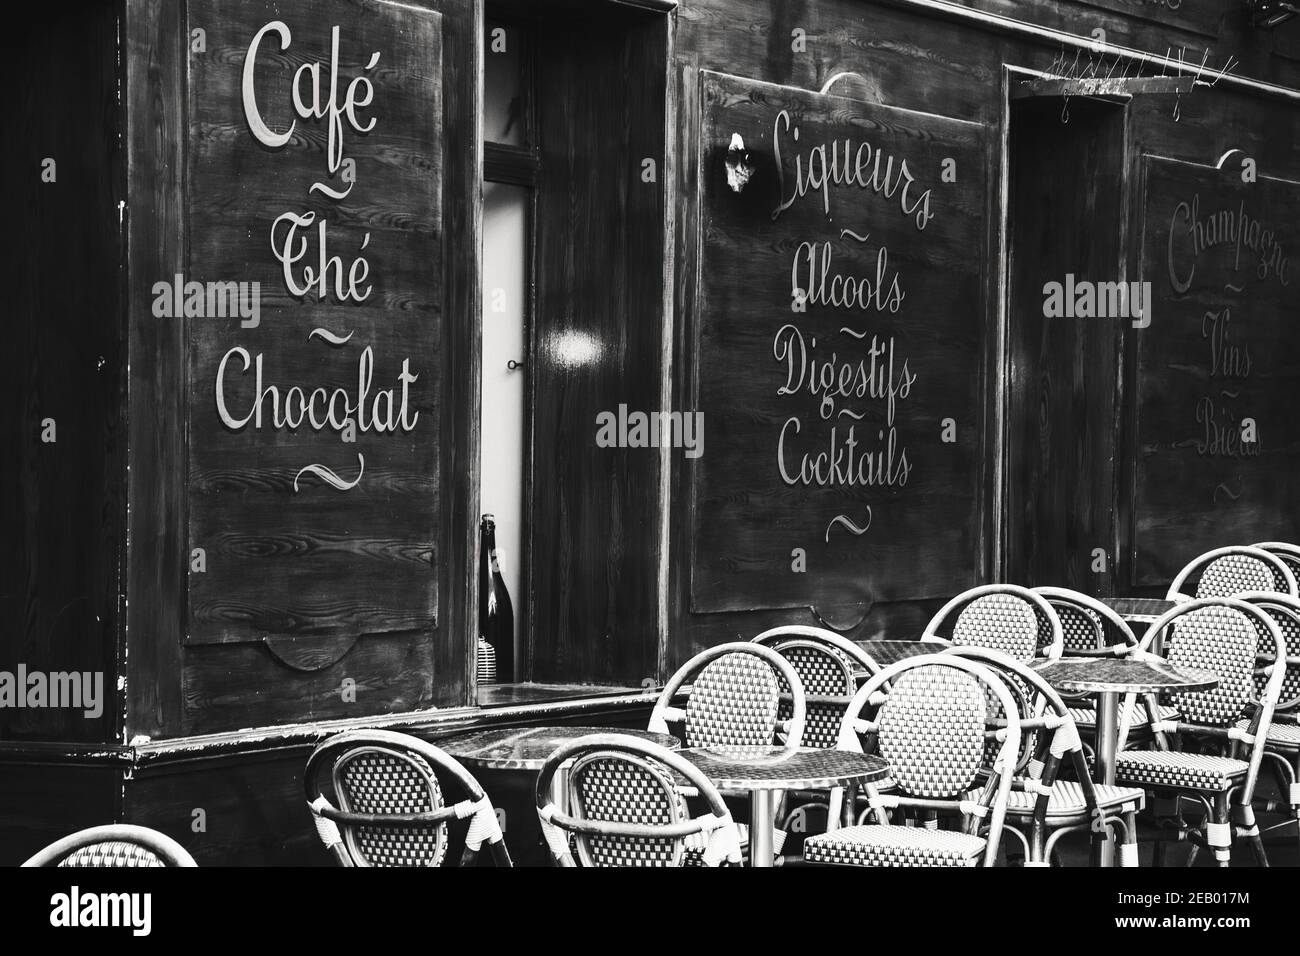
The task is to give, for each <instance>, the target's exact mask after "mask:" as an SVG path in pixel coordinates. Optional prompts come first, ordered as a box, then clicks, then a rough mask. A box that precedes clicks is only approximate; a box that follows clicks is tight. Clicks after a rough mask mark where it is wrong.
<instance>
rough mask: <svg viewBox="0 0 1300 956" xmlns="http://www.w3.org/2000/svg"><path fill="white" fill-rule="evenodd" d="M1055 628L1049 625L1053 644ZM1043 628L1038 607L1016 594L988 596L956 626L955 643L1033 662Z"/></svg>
mask: <svg viewBox="0 0 1300 956" xmlns="http://www.w3.org/2000/svg"><path fill="white" fill-rule="evenodd" d="M1050 633H1051V626H1050V624H1049V625H1048V634H1049V638H1048V640H1049V642H1050V640H1051V638H1050ZM1038 634H1039V625H1038V617H1037V615H1036V614H1035V613H1034V606H1033V605H1032V604H1030V603H1029V602H1028V601H1026V600H1025V599H1024V598H1022V597H1018V596H1017V595H1014V594H985V595H983V596H981V597H977V598H976V599H975V600H973V601H971V602H970V603H969V604H967V605H966V606H965V607H964V608H962V610H961V613H960V614H958V615H957V621H956V623H955V624H953V627H952V642H953V643H954V644H966V645H968V646H970V647H988V648H992V649H993V650H995V651H1002V653H1004V654H1007V655H1009V656H1011V657H1014V658H1016V659H1018V660H1022V661H1028V660H1032V659H1033V656H1034V651H1035V650H1037V648H1038Z"/></svg>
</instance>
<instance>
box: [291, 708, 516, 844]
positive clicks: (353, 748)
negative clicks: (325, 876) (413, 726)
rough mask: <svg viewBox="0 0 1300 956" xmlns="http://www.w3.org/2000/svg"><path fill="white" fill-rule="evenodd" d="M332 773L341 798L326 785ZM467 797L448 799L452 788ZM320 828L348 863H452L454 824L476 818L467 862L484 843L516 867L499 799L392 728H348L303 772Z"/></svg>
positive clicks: (443, 756)
mask: <svg viewBox="0 0 1300 956" xmlns="http://www.w3.org/2000/svg"><path fill="white" fill-rule="evenodd" d="M327 771H328V773H329V778H330V788H331V790H332V791H333V794H334V799H335V801H336V803H337V806H336V805H335V802H331V800H330V798H329V797H328V796H326V794H325V790H324V788H323V787H322V781H323V778H324V776H325V774H326V772H327ZM449 784H450V785H454V787H455V788H456V790H457V791H459V793H460V794H461V795H462V799H461V800H460V801H459V802H457V803H453V804H448V803H446V802H445V800H444V793H443V788H444V786H445V785H449ZM303 786H304V788H305V790H306V794H307V807H308V809H310V810H311V814H312V819H313V820H314V821H315V824H316V832H317V834H319V836H320V839H321V842H322V843H323V844H325V848H326V849H327V850H329V851H330V853H331V854H333V856H334V859H335V861H336V862H337V863H338V864H339V865H340V866H444V865H446V863H447V860H446V858H447V848H448V843H449V840H448V824H449V822H450V821H452V820H468V821H469V823H468V828H467V830H466V832H465V849H464V852H463V854H462V855H461V859H460V865H461V866H469V865H472V864H473V863H474V862H475V860H476V859H477V857H478V854H479V851H480V850H481V848H482V847H483V844H484V843H486V844H487V848H488V853H489V854H490V855H491V858H492V862H493V863H494V864H495V865H497V866H510V865H511V863H510V853H509V851H508V850H507V849H506V845H505V842H504V840H503V838H502V835H501V827H500V825H499V824H498V823H497V818H496V811H495V810H494V809H493V807H492V802H491V801H490V800H489V799H488V797H487V794H486V793H484V792H483V788H482V787H481V786H480V785H479V782H478V781H477V780H475V779H474V776H473V775H472V774H471V773H470V772H469V771H468V770H466V769H465V768H464V767H462V766H461V765H460V763H459V762H457V761H456V759H455V758H454V757H452V756H450V755H449V754H447V753H445V752H443V751H442V750H440V749H439V748H437V747H435V746H434V745H433V744H430V743H427V742H425V741H423V740H420V739H419V738H417V737H412V736H410V735H408V734H399V733H396V732H394V731H391V730H348V731H345V732H343V733H341V734H337V735H336V736H334V737H330V738H329V739H328V740H326V741H324V742H323V743H321V744H320V745H319V746H318V747H317V748H316V749H315V750H314V751H312V754H311V756H310V757H309V758H308V760H307V769H306V770H305V771H304V773H303Z"/></svg>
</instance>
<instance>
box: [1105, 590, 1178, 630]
mask: <svg viewBox="0 0 1300 956" xmlns="http://www.w3.org/2000/svg"><path fill="white" fill-rule="evenodd" d="M1098 600H1099V601H1101V603H1102V604H1104V605H1106V606H1107V607H1108V608H1110V609H1111V610H1112V611H1114V612H1115V613H1116V614H1118V615H1119V616H1120V617H1122V618H1123V619H1124V620H1126V621H1128V622H1129V623H1130V624H1153V623H1155V622H1156V621H1158V620H1159V619H1160V615H1162V614H1164V613H1165V612H1166V611H1170V610H1173V609H1174V608H1176V607H1177V606H1178V605H1177V604H1176V603H1175V602H1173V601H1166V600H1164V599H1163V598H1133V597H1104V598H1098Z"/></svg>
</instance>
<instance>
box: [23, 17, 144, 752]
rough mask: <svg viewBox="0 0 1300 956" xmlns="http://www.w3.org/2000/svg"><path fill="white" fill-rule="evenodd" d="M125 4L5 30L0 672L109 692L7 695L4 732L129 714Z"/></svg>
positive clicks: (80, 731)
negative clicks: (122, 669)
mask: <svg viewBox="0 0 1300 956" xmlns="http://www.w3.org/2000/svg"><path fill="white" fill-rule="evenodd" d="M116 17H117V10H116V6H115V5H114V4H111V3H87V2H73V3H68V4H59V5H57V7H50V8H44V9H35V10H31V11H27V12H26V14H25V15H24V17H22V18H21V19H20V20H15V21H14V22H13V24H11V26H10V28H9V29H7V30H6V31H5V37H4V40H3V51H4V56H5V60H6V62H7V63H9V64H10V68H11V69H12V70H13V71H14V75H15V76H16V77H20V78H21V79H20V80H19V81H18V82H17V85H16V86H15V88H14V90H13V93H12V97H11V103H10V108H9V109H7V110H6V111H5V115H4V120H3V127H2V128H3V131H4V132H3V140H4V143H5V148H4V151H3V152H4V157H3V179H4V182H5V196H6V203H5V206H6V210H7V214H8V223H7V225H6V228H5V230H4V238H3V254H2V255H0V259H2V260H3V265H0V269H3V275H2V277H0V282H2V284H3V287H4V289H5V298H6V303H5V304H6V308H5V345H4V348H3V349H0V402H2V403H3V405H4V412H3V413H2V414H0V445H3V451H2V452H0V672H4V673H6V674H7V675H11V679H12V675H14V674H15V672H16V669H17V668H18V667H19V666H22V667H25V668H26V670H27V672H29V673H31V672H42V673H47V674H48V673H51V672H78V673H84V674H91V675H94V674H98V679H99V681H100V684H101V686H102V687H103V689H104V690H103V695H102V696H101V698H100V700H99V705H100V706H101V708H102V709H101V712H100V714H99V716H97V717H92V718H88V717H86V716H85V713H84V711H83V709H81V708H72V707H63V706H59V707H48V706H47V707H42V708H39V709H31V708H25V707H24V708H21V709H19V708H15V707H13V702H12V701H7V702H6V704H5V705H4V706H0V739H10V740H70V741H99V742H104V741H107V740H111V739H113V737H114V736H115V735H116V733H117V728H118V725H119V719H118V714H119V708H117V707H115V706H114V705H113V701H112V694H113V688H114V685H115V683H116V643H117V639H118V635H119V631H120V628H121V623H122V622H121V618H120V616H119V598H118V593H119V564H120V558H121V550H122V537H123V528H124V522H125V457H124V456H125V439H124V434H123V415H122V413H123V397H124V394H125V372H126V361H125V360H126V349H125V342H124V338H125V323H124V318H123V309H122V289H121V281H120V280H121V274H120V265H121V261H122V258H123V249H122V244H121V236H120V232H119V230H120V211H119V208H118V204H119V203H120V202H121V200H122V199H123V197H124V174H123V157H122V150H121V143H120V139H119V132H120V122H121V113H120V109H119V106H118V103H117V88H118V72H117V55H116V50H115V43H116V35H117V26H116ZM47 159H48V160H50V161H53V163H54V164H55V165H54V166H53V167H52V168H48V169H47V167H46V166H45V165H44V164H45V162H46V160H47ZM47 173H50V174H52V175H53V177H54V178H53V181H45V176H46V174H47ZM47 422H49V423H50V424H49V425H48V428H49V429H50V431H49V433H48V434H47V424H46V423H47ZM47 438H48V439H51V440H48V441H47V440H46V439H47ZM92 680H93V677H92ZM19 692H20V693H22V694H26V692H27V688H26V687H22V688H20V689H19Z"/></svg>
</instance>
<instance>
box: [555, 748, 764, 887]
mask: <svg viewBox="0 0 1300 956" xmlns="http://www.w3.org/2000/svg"><path fill="white" fill-rule="evenodd" d="M566 765H567V766H566ZM562 767H564V768H566V773H567V776H566V778H565V784H564V787H565V794H564V795H563V797H562V799H563V802H564V807H563V808H562V807H560V806H557V805H556V803H555V801H554V791H555V777H556V774H557V773H559V772H560V770H561V768H562ZM682 778H684V780H685V783H686V786H687V787H688V788H689V789H690V790H691V791H693V792H694V793H695V794H696V795H697V797H698V798H699V799H700V800H701V801H702V802H703V804H704V807H705V811H706V812H703V813H700V814H698V815H694V816H692V814H691V812H690V810H689V809H688V808H687V804H686V800H685V799H684V798H683V797H682V787H681V785H680V782H679V781H680V780H681V779H682ZM534 793H535V799H536V803H537V817H538V819H539V820H540V821H541V825H542V834H543V835H544V836H545V838H546V845H547V846H548V847H549V848H550V850H551V854H552V855H553V856H554V858H555V861H556V862H557V863H558V864H559V865H560V866H578V865H582V866H661V867H667V866H691V865H700V864H702V865H704V866H720V865H724V864H729V865H733V866H738V865H739V864H740V862H741V837H740V833H739V830H738V828H737V826H736V824H735V823H734V822H733V821H732V819H731V811H730V810H728V809H727V805H726V803H725V802H724V801H723V799H722V794H720V793H719V792H718V790H717V788H716V787H714V786H713V784H712V783H711V782H710V781H709V778H708V777H706V776H705V775H704V774H703V772H701V771H700V769H699V768H698V767H696V766H695V765H694V764H692V763H690V762H689V761H687V760H684V759H682V757H680V756H679V755H678V754H676V753H674V752H673V751H671V750H668V749H667V748H665V747H661V746H659V745H658V744H655V743H651V742H649V741H645V740H641V739H639V738H636V737H629V736H627V735H625V734H616V733H610V734H591V735H589V736H587V737H579V738H578V739H577V740H573V741H570V742H568V743H566V744H564V745H563V746H562V747H560V748H559V749H558V750H556V751H555V753H553V754H551V756H550V757H548V758H547V760H546V763H545V764H544V765H543V766H542V769H541V772H540V773H539V774H538V777H537V786H536V789H535V791H534ZM570 837H572V841H571V840H570Z"/></svg>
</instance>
